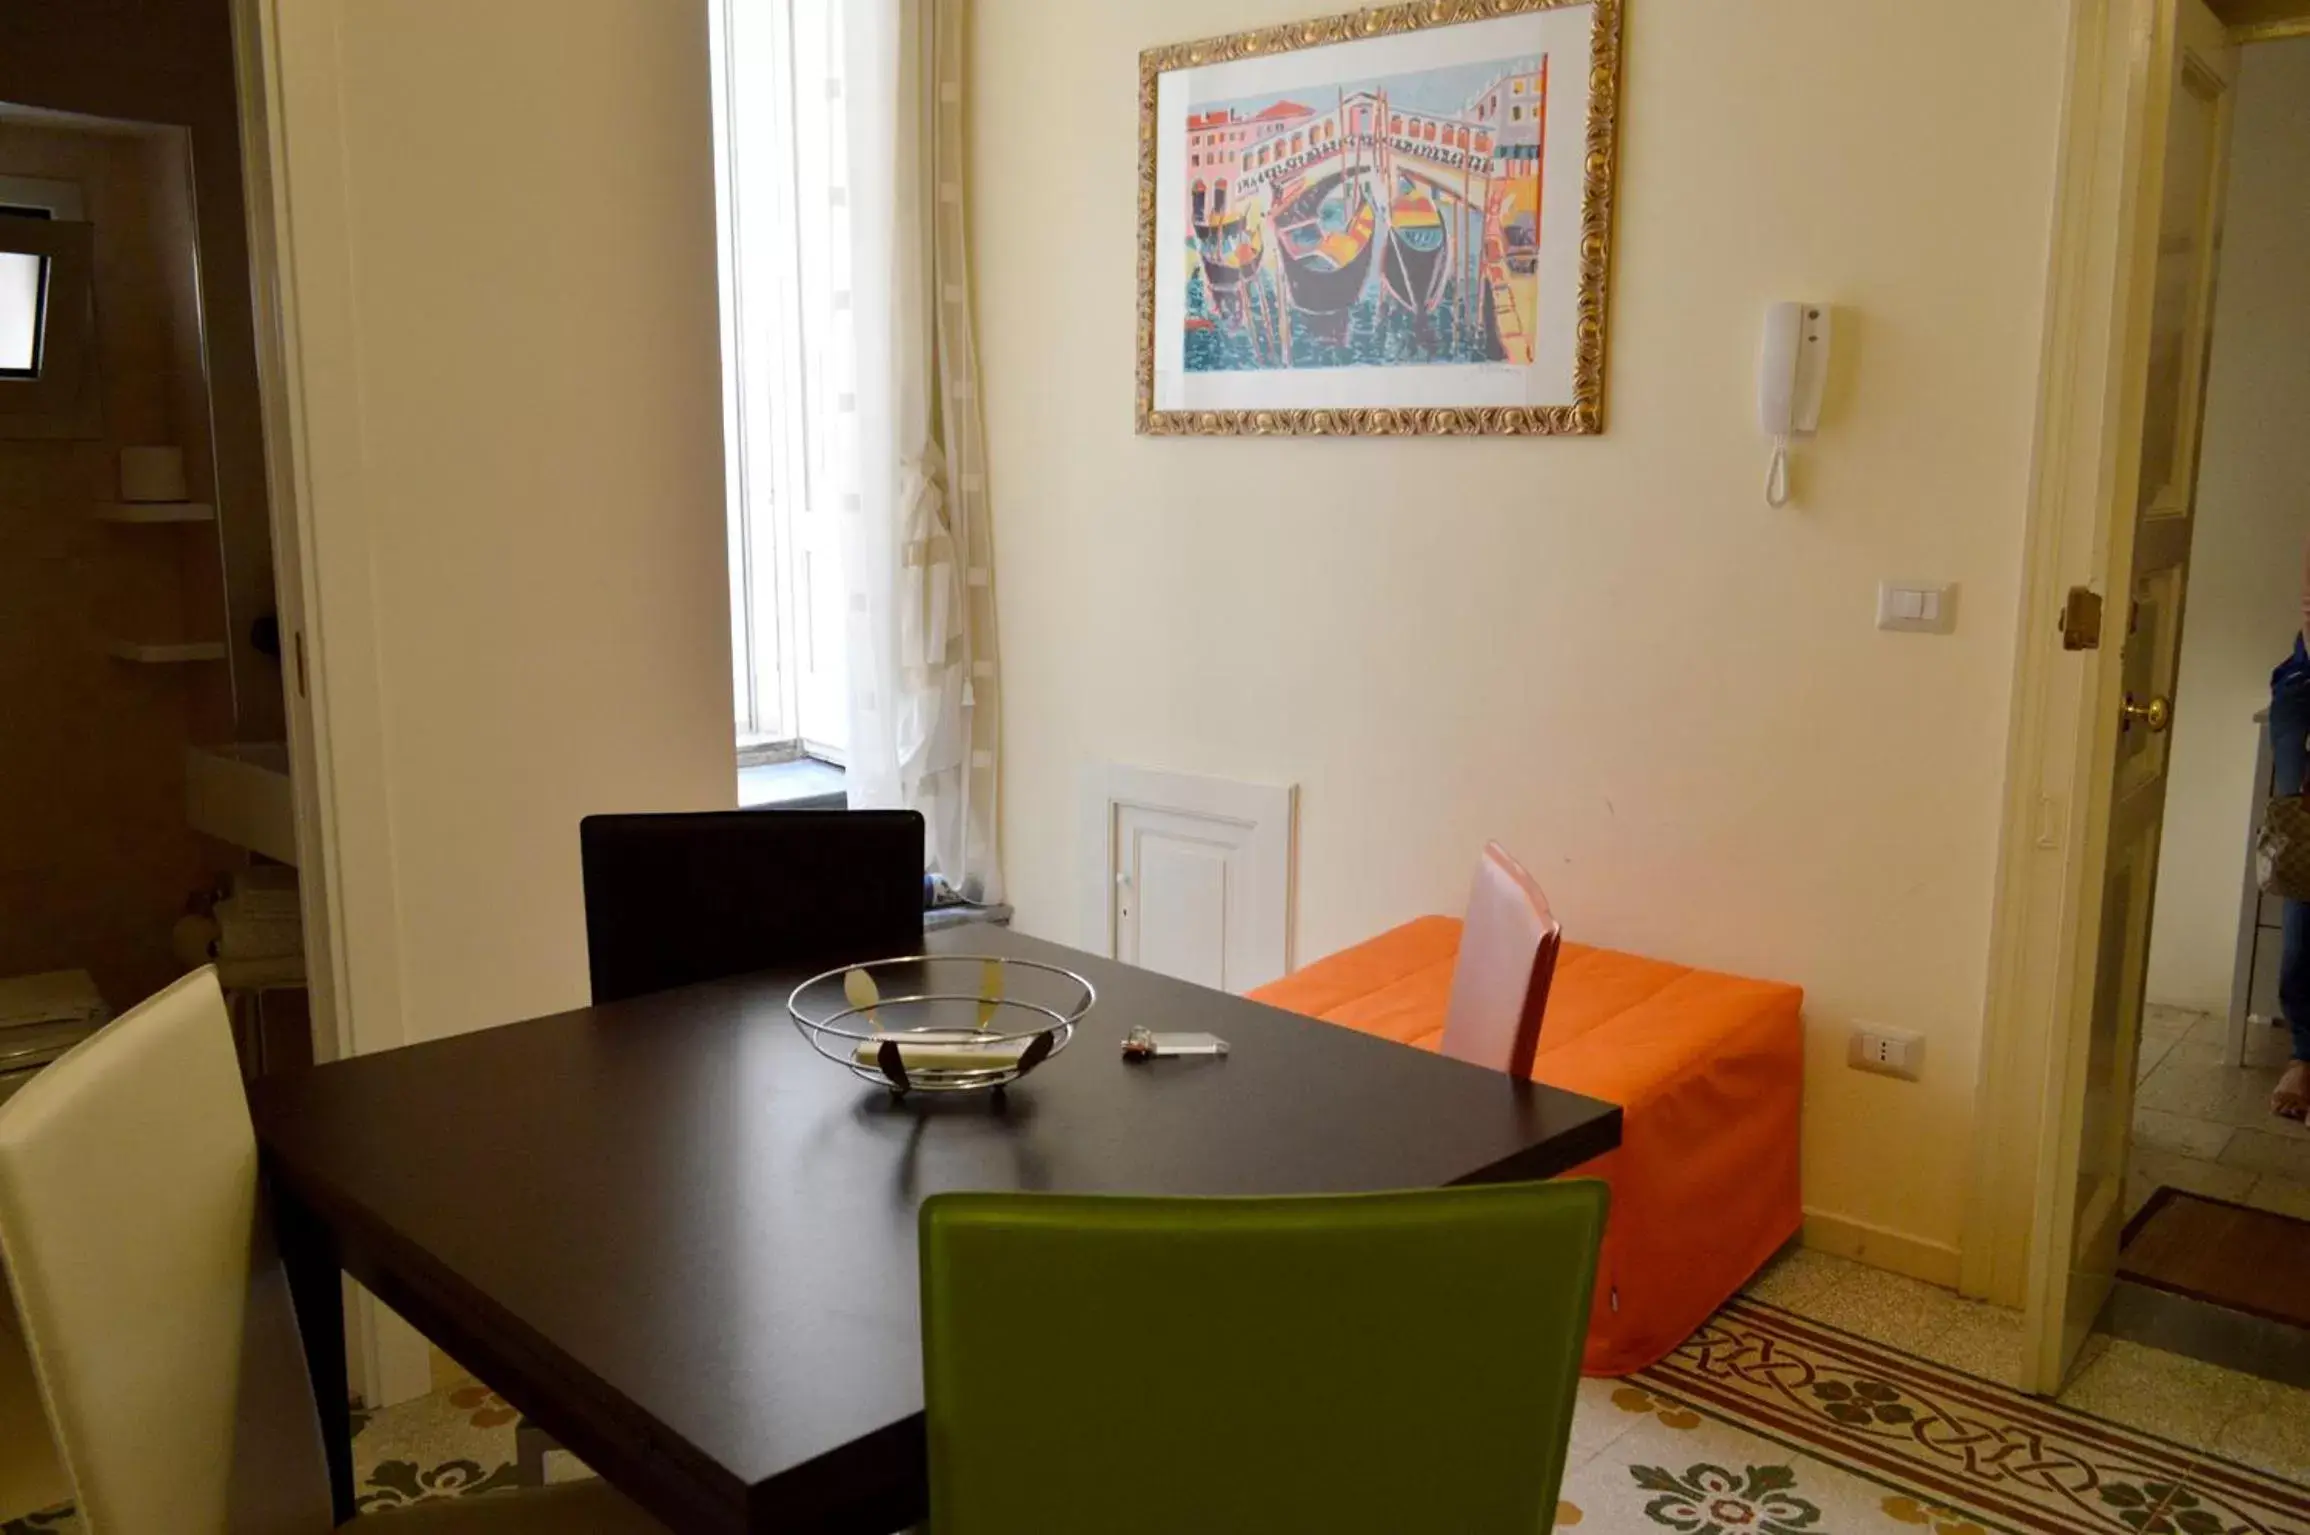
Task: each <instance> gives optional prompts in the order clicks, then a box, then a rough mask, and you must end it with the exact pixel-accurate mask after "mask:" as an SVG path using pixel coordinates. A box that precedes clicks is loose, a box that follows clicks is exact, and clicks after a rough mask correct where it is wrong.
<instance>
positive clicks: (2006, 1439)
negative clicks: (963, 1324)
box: [0, 1253, 2310, 1535]
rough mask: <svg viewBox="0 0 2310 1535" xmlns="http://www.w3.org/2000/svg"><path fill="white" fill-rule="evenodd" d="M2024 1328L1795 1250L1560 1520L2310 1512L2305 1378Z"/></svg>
mask: <svg viewBox="0 0 2310 1535" xmlns="http://www.w3.org/2000/svg"><path fill="white" fill-rule="evenodd" d="M2019 1341H2020V1328H2019V1322H2018V1319H2017V1318H2015V1317H2014V1316H2013V1315H2012V1314H2011V1313H2007V1312H2000V1311H1997V1310H1996V1309H1995V1308H1992V1307H1986V1306H1980V1305H1976V1304H1974V1303H1972V1302H1968V1301H1963V1300H1960V1299H1958V1298H1957V1297H1955V1296H1953V1295H1951V1294H1949V1293H1948V1292H1947V1291H1943V1290H1938V1289H1935V1288H1934V1287H1932V1286H1930V1285H1924V1284H1919V1283H1917V1282H1915V1281H1913V1280H1907V1279H1902V1278H1899V1277H1898V1276H1895V1275H1889V1274H1883V1273H1880V1272H1878V1271H1876V1270H1872V1269H1866V1268H1862V1267H1860V1266H1859V1265H1856V1264H1850V1263H1845V1262H1842V1261H1841V1260H1838V1259H1834V1258H1827V1257H1823V1256H1820V1255H1818V1254H1813V1253H1793V1254H1790V1255H1788V1256H1787V1257H1784V1258H1783V1259H1781V1260H1780V1261H1778V1262H1776V1263H1775V1264H1774V1265H1773V1266H1772V1267H1771V1268H1769V1269H1768V1270H1767V1271H1766V1272H1765V1273H1764V1274H1763V1275H1761V1276H1760V1277H1759V1278H1758V1280H1757V1282H1756V1284H1755V1285H1753V1286H1752V1287H1751V1293H1750V1295H1749V1296H1748V1297H1746V1298H1743V1299H1741V1300H1736V1301H1735V1302H1733V1304H1732V1305H1730V1306H1728V1307H1727V1308H1726V1309H1725V1310H1724V1311H1723V1312H1720V1313H1719V1314H1718V1315H1717V1317H1716V1318H1715V1319H1714V1320H1713V1321H1712V1322H1711V1323H1710V1324H1709V1325H1708V1327H1706V1328H1704V1329H1703V1330H1702V1331H1701V1333H1700V1334H1699V1335H1698V1336H1696V1337H1695V1338H1693V1339H1692V1340H1691V1341H1690V1342H1689V1343H1687V1344H1686V1345H1685V1346H1684V1347H1683V1348H1682V1349H1680V1350H1678V1351H1677V1352H1676V1353H1675V1354H1674V1355H1672V1356H1671V1357H1670V1358H1668V1359H1667V1360H1665V1361H1663V1362H1662V1363H1661V1364H1659V1365H1657V1366H1655V1367H1654V1368H1653V1369H1651V1370H1647V1371H1644V1372H1642V1373H1641V1374H1639V1375H1636V1376H1633V1377H1631V1378H1629V1379H1627V1380H1620V1381H1609V1380H1604V1381H1584V1382H1582V1384H1581V1390H1580V1406H1579V1411H1578V1413H1577V1414H1576V1416H1575V1418H1574V1421H1573V1427H1572V1450H1571V1458H1570V1462H1569V1469H1568V1470H1567V1472H1566V1476H1565V1482H1564V1488H1563V1497H1562V1502H1561V1504H1560V1506H1559V1508H1558V1511H1557V1527H1558V1528H1559V1529H1576V1530H1578V1531H1579V1535H1661V1532H1667V1535H1830V1532H1852V1531H1869V1532H1877V1535H1990V1532H2008V1535H2310V1393H2305V1392H2300V1391H2291V1390H2289V1389H2288V1388H2286V1387H2282V1386H2276V1385H2272V1384H2269V1383H2267V1382H2263V1381H2257V1380H2254V1379H2252V1378H2250V1377H2247V1376H2242V1375H2237V1374H2234V1373H2232V1372H2229V1371H2224V1370H2217V1369H2214V1368H2212V1367H2210V1366H2205V1365H2200V1364H2197V1363H2195V1362H2194V1361H2191V1360H2187V1359H2181V1358H2178V1357H2177V1356H2173V1355H2168V1354H2161V1353H2157V1352H2156V1351H2154V1350H2150V1349H2143V1348H2137V1347H2134V1346H2132V1345H2128V1344H2123V1343H2116V1344H2107V1345H2105V1346H2103V1347H2102V1348H2101V1349H2100V1350H2099V1351H2098V1355H2097V1357H2096V1358H2094V1359H2093V1360H2092V1361H2091V1362H2090V1363H2089V1364H2088V1365H2087V1367H2086V1368H2085V1369H2084V1370H2083V1371H2082V1372H2081V1374H2080V1376H2079V1378H2078V1380H2077V1382H2076V1383H2075V1384H2074V1385H2073V1386H2072V1387H2071V1389H2070V1391H2069V1392H2068V1393H2066V1394H2065V1396H2064V1399H2063V1401H2062V1402H2061V1403H2060V1404H2054V1403H2047V1402H2043V1401H2039V1400H2036V1399H2034V1398H2031V1397H2027V1396H2023V1395H2021V1394H2020V1393H2018V1392H2015V1391H2012V1390H2010V1389H2008V1388H2007V1387H2006V1386H2005V1385H2004V1384H2002V1381H2003V1380H2006V1379H2010V1378H2011V1376H2012V1372H2013V1369H2014V1366H2015V1362H2016V1361H2017V1359H2018V1350H2019ZM514 1422H515V1417H514V1414H513V1411H512V1409H511V1408H509V1407H507V1406H506V1405H505V1403H504V1402H503V1401H501V1400H500V1399H498V1398H497V1397H496V1396H495V1395H494V1394H492V1393H491V1392H490V1391H489V1390H488V1389H487V1388H485V1387H482V1386H480V1385H478V1384H476V1383H474V1382H472V1381H471V1380H469V1379H466V1378H464V1377H462V1376H461V1375H458V1374H456V1373H455V1372H450V1373H447V1374H445V1375H443V1377H442V1388H441V1389H439V1390H436V1391H435V1392H434V1393H433V1394H432V1395H430V1396H427V1397H423V1398H421V1399H419V1400H418V1401H415V1402H410V1403H406V1404H404V1405H402V1406H399V1407H393V1408H388V1409H386V1410H385V1411H382V1412H379V1413H376V1414H374V1415H372V1416H371V1417H370V1418H369V1420H368V1421H367V1422H366V1423H365V1424H364V1425H363V1427H362V1429H361V1432H360V1434H359V1436H358V1437H357V1438H356V1439H355V1441H354V1450H355V1457H356V1466H357V1470H358V1472H359V1475H360V1477H361V1482H362V1505H363V1508H364V1509H365V1510H374V1509H382V1508H389V1507H393V1506H396V1505H399V1504H402V1503H409V1502H415V1501H419V1500H422V1499H426V1498H433V1497H449V1496H461V1495H467V1494H472V1493H478V1492H483V1491H486V1490H489V1489H492V1488H499V1487H506V1486H510V1485H513V1484H514V1482H515V1481H516V1480H517V1479H518V1477H517V1472H516V1469H515V1463H514V1462H515V1454H514ZM546 1474H547V1477H548V1479H551V1480H559V1479H561V1478H562V1477H565V1476H571V1475H583V1474H584V1469H583V1468H582V1467H580V1466H577V1465H575V1464H574V1462H570V1461H568V1460H567V1458H566V1457H562V1456H556V1457H553V1458H552V1459H551V1460H549V1463H548V1465H547V1471H546ZM33 1532H44V1535H79V1529H78V1525H77V1523H76V1522H75V1521H73V1520H72V1519H71V1517H70V1516H69V1514H65V1515H58V1516H49V1517H48V1518H46V1519H45V1520H30V1521H19V1522H16V1523H11V1524H7V1525H4V1526H0V1535H33Z"/></svg>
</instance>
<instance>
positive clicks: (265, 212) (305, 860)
mask: <svg viewBox="0 0 2310 1535" xmlns="http://www.w3.org/2000/svg"><path fill="white" fill-rule="evenodd" d="M230 3H231V21H232V31H233V62H234V86H235V95H236V97H237V100H238V103H239V107H240V132H241V165H242V177H243V186H244V188H245V189H246V192H245V196H246V213H247V219H248V228H249V289H250V298H251V302H252V307H253V309H254V312H255V321H256V324H255V331H256V347H257V377H258V401H259V408H260V411H261V414H262V417H263V423H264V441H265V474H266V486H267V490H268V493H269V498H270V502H271V528H272V540H273V578H274V590H275V593H276V600H277V603H278V606H279V609H280V618H281V634H282V648H283V659H284V661H285V663H286V669H287V672H288V678H287V686H286V688H285V689H284V692H285V693H286V695H287V697H286V705H287V713H288V725H289V729H288V736H289V751H290V781H291V789H292V795H293V799H294V811H295V824H296V839H297V859H298V867H299V872H300V875H301V878H300V879H299V882H298V883H299V885H300V887H301V891H302V906H303V916H304V932H305V944H306V972H307V975H308V977H309V978H310V983H311V993H312V1003H313V1032H314V1040H313V1043H314V1053H315V1056H316V1058H317V1059H321V1060H331V1059H339V1058H342V1057H345V1056H351V1055H365V1054H368V1053H370V1052H372V1051H376V1050H389V1049H392V1048H394V1047H395V1046H398V1045H401V1044H404V1043H406V1042H407V1039H408V1033H407V1028H406V1024H405V1022H404V1019H403V1009H402V989H401V963H400V953H399V949H400V926H399V918H398V912H399V904H398V902H399V897H398V890H397V884H396V878H395V869H394V860H393V855H392V846H393V844H392V837H391V799H390V795H389V794H388V792H387V785H386V783H385V781H384V776H383V769H382V766H381V764H382V762H383V760H384V754H383V752H382V750H381V749H380V746H381V743H382V741H383V739H384V736H385V730H386V720H385V712H384V700H383V691H382V688H381V686H380V682H379V676H378V664H379V656H378V646H377V628H376V619H375V609H374V598H373V593H372V590H371V586H370V552H369V542H368V522H367V516H366V498H365V497H364V495H363V484H362V460H363V443H362V440H361V432H360V429H359V428H360V421H361V415H360V411H359V409H358V401H357V397H356V396H355V395H354V392H353V391H354V388H355V380H356V379H357V377H358V374H359V369H358V367H357V366H356V362H357V359H358V357H359V356H360V352H361V337H360V330H359V325H358V322H357V320H356V318H355V313H354V308H353V305H352V303H351V298H352V294H353V291H354V288H353V282H354V268H353V259H352V246H351V238H350V236H351V219H350V210H349V209H348V208H347V206H346V202H345V196H344V187H343V178H342V166H343V163H344V147H345V138H344V127H343V120H342V117H341V115H340V113H339V83H338V82H339V79H340V74H341V69H342V63H341V54H340V52H339V49H338V38H337V22H338V8H339V0H230ZM290 52H293V54H294V56H295V57H296V59H297V61H298V68H297V70H296V73H295V75H294V79H295V80H296V82H297V84H296V86H295V88H294V89H292V88H291V87H290V85H289V83H288V82H289V79H290V78H291V77H290V76H289V75H287V74H286V73H285V72H284V71H283V69H282V68H281V60H282V56H283V54H284V53H290ZM291 122H294V123H295V125H296V132H297V142H296V145H295V146H294V147H292V146H291V144H290V143H289V141H288V139H287V138H286V136H285V133H284V126H285V125H286V124H288V123H291ZM322 505H326V506H327V507H328V508H329V516H328V521H327V526H326V527H325V528H324V527H322V526H321V525H320V524H319V522H318V520H317V519H316V517H315V508H316V507H318V506H322ZM346 1322H347V1327H346V1339H347V1352H348V1356H349V1357H348V1360H347V1363H348V1365H349V1367H350V1371H351V1378H352V1385H353V1389H354V1390H355V1391H356V1392H357V1393H358V1394H359V1395H360V1396H361V1397H362V1399H363V1400H364V1401H366V1402H368V1403H369V1404H370V1405H372V1406H386V1405H390V1404H392V1403H395V1402H400V1401H405V1400H408V1399H410V1398H412V1397H417V1396H422V1395H424V1394H425V1393H426V1392H427V1391H430V1390H431V1389H432V1362H431V1353H430V1350H429V1348H428V1346H427V1344H426V1342H425V1340H424V1338H423V1337H421V1336H420V1335H419V1334H418V1333H417V1332H416V1331H415V1330H414V1329H413V1328H411V1327H410V1326H409V1325H408V1324H407V1323H405V1322H402V1321H401V1320H400V1319H399V1318H397V1317H395V1316H393V1315H392V1313H390V1312H388V1311H386V1310H385V1309H384V1307H382V1306H381V1305H379V1304H378V1303H377V1302H376V1301H375V1300H374V1299H373V1298H372V1297H370V1296H369V1295H367V1294H366V1293H365V1292H362V1291H361V1290H360V1289H359V1288H358V1287H357V1286H355V1285H354V1284H352V1282H351V1281H350V1280H348V1281H347V1282H346Z"/></svg>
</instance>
